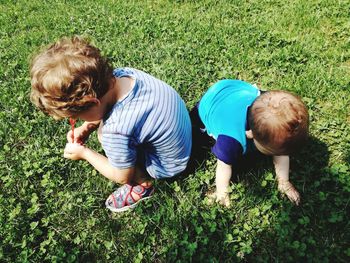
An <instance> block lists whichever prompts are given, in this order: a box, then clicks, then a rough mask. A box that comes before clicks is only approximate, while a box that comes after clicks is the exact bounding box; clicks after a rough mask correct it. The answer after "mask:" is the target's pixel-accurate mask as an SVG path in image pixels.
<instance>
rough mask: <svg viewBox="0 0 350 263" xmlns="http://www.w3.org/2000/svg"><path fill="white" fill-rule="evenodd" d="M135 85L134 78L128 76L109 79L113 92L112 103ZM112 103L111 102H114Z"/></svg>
mask: <svg viewBox="0 0 350 263" xmlns="http://www.w3.org/2000/svg"><path fill="white" fill-rule="evenodd" d="M134 85H135V80H134V79H132V78H129V77H122V78H116V77H113V79H112V80H111V89H112V92H113V94H114V100H115V101H114V103H116V102H118V101H121V100H123V99H124V98H125V97H126V96H127V95H128V94H129V92H130V91H131V90H132V88H133V87H134ZM114 103H113V104H114Z"/></svg>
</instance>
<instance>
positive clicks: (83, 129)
mask: <svg viewBox="0 0 350 263" xmlns="http://www.w3.org/2000/svg"><path fill="white" fill-rule="evenodd" d="M100 122H101V121H100V120H98V121H92V122H88V121H86V122H84V123H83V124H82V125H81V126H80V127H78V128H76V129H74V142H76V143H80V144H83V143H84V142H85V141H86V140H87V139H88V137H89V135H90V134H91V133H92V132H93V131H95V130H96V129H97V128H98V126H99V124H100ZM67 141H68V142H70V143H72V142H73V132H72V131H71V130H70V131H69V132H68V133H67Z"/></svg>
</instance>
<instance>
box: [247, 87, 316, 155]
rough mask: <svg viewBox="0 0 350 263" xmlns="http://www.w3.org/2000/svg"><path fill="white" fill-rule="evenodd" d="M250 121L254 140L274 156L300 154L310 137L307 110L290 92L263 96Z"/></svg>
mask: <svg viewBox="0 0 350 263" xmlns="http://www.w3.org/2000/svg"><path fill="white" fill-rule="evenodd" d="M248 119H249V125H250V129H251V130H252V133H253V137H254V139H255V140H257V141H258V142H259V143H260V144H262V145H263V146H264V147H267V148H268V149H271V150H272V151H273V152H274V153H275V154H289V153H291V152H293V151H295V150H297V149H298V148H299V147H300V146H301V145H302V144H303V143H304V141H305V140H306V138H307V136H308V125H309V116H308V112H307V109H306V106H305V105H304V103H303V102H302V101H301V99H300V98H299V97H297V96H295V95H293V94H292V93H290V92H287V91H278V90H276V91H268V92H265V93H263V94H262V95H260V96H259V97H258V98H257V99H256V100H255V101H254V103H253V104H252V106H251V109H250V112H249V118H248Z"/></svg>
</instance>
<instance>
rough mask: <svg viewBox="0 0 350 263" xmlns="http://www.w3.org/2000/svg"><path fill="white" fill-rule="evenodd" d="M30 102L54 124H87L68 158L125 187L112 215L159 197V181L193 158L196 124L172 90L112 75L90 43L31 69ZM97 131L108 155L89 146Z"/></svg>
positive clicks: (58, 51)
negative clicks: (67, 121)
mask: <svg viewBox="0 0 350 263" xmlns="http://www.w3.org/2000/svg"><path fill="white" fill-rule="evenodd" d="M30 73H31V84H32V92H31V100H32V102H33V103H34V104H35V105H36V106H37V107H39V108H40V109H41V110H42V111H44V112H45V113H47V114H49V115H51V116H52V117H54V118H55V119H62V118H67V117H70V118H74V119H77V118H79V119H82V120H84V121H85V122H84V123H83V124H82V126H80V127H78V128H77V129H75V132H74V141H73V134H72V132H71V131H70V132H68V134H67V139H68V142H69V143H68V144H67V145H66V148H65V150H64V157H65V158H69V159H72V160H79V159H84V160H86V161H88V162H89V163H90V164H91V165H92V166H93V167H95V169H97V170H98V171H99V172H100V173H101V174H102V175H104V176H105V177H107V178H108V179H110V180H112V181H114V182H116V183H118V184H122V186H121V187H120V188H118V189H117V190H116V191H115V192H113V193H112V194H111V195H110V197H109V198H108V199H107V200H106V206H107V208H108V209H110V210H111V211H114V212H121V211H125V210H127V209H130V208H133V207H134V206H135V205H136V204H137V203H138V202H139V201H140V200H142V199H145V198H148V197H149V196H150V195H151V194H152V193H153V190H154V189H153V186H152V182H151V181H150V180H149V179H148V175H150V176H151V177H152V178H155V179H160V178H167V177H172V176H175V175H176V174H179V173H180V172H182V171H183V170H184V169H185V168H186V165H187V162H188V159H189V156H190V152H191V144H192V141H191V122H190V119H189V115H188V112H187V110H186V106H185V103H184V102H183V100H182V99H181V98H180V96H179V95H178V94H177V93H176V91H175V90H174V89H173V88H171V87H170V86H169V85H167V84H166V83H164V82H162V81H160V80H158V79H156V78H155V77H152V76H150V75H148V74H146V73H144V72H142V71H139V70H136V69H131V68H122V69H116V70H114V71H113V70H112V68H111V66H110V65H109V63H108V61H107V60H106V59H105V58H103V57H102V56H101V54H100V51H99V49H97V48H96V47H94V46H92V45H90V44H89V43H88V42H87V41H85V40H83V39H81V38H79V37H73V38H71V39H68V38H63V39H61V40H59V41H58V42H56V43H55V44H53V45H51V46H50V47H49V48H47V49H46V50H44V51H43V52H42V53H40V54H39V55H37V56H36V57H35V58H34V60H33V61H32V65H31V72H30ZM98 127H100V128H99V132H98V135H99V136H98V137H99V140H100V142H101V144H102V147H103V149H104V151H105V153H106V156H107V157H105V156H103V155H101V154H99V153H97V152H95V151H93V150H91V149H89V148H88V147H87V146H86V145H84V142H85V141H86V140H87V138H88V136H89V135H90V134H91V133H92V132H93V131H94V130H96V129H97V128H98Z"/></svg>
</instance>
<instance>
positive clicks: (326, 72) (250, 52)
mask: <svg viewBox="0 0 350 263" xmlns="http://www.w3.org/2000/svg"><path fill="white" fill-rule="evenodd" d="M349 10H350V2H349V1H346V0H337V1H335V0H299V1H292V0H291V1H281V0H280V1H270V0H262V1H255V0H251V1H243V0H231V1H230V0H227V1H165V0H164V1H107V0H98V1H90V0H89V1H39V0H32V1H23V0H21V1H9V0H8V1H6V0H2V1H0V25H1V27H0V49H1V52H0V61H1V64H0V90H1V93H0V262H97V261H98V262H236V261H237V262H305V261H306V262H349V261H350V223H349V217H350V207H349V206H350V205H349V201H350V166H349V163H350V113H349V110H350V19H349V17H350V11H349ZM74 34H78V35H83V36H85V37H88V38H89V39H90V40H91V41H92V42H93V43H94V44H95V45H97V46H98V47H99V48H100V49H101V50H102V51H103V53H104V55H105V56H107V57H108V58H109V59H110V60H111V61H112V63H113V66H115V67H123V66H129V67H134V68H138V69H141V70H144V71H146V72H148V73H150V74H152V75H154V76H156V77H158V78H160V79H162V80H164V81H165V82H167V83H169V84H170V85H171V86H173V87H174V88H175V89H176V90H177V91H178V92H179V93H180V95H181V96H182V97H183V99H184V100H185V102H186V104H187V107H188V108H189V109H190V108H191V107H193V106H194V105H195V104H196V102H197V101H198V100H199V99H200V97H201V96H202V95H203V94H204V92H205V91H206V90H207V88H208V87H209V86H210V85H211V84H213V83H215V82H216V81H218V80H220V79H223V78H238V79H242V80H246V81H248V82H251V83H256V84H257V85H258V86H259V87H261V88H262V89H265V90H272V89H284V90H289V91H292V92H295V93H296V94H298V95H299V96H301V97H302V99H303V100H304V102H305V103H306V104H307V106H308V109H309V113H310V135H311V136H310V140H309V141H308V143H307V144H306V145H305V146H304V148H303V149H302V150H301V151H300V152H299V153H297V154H296V155H294V156H292V159H291V160H292V161H291V180H292V182H293V183H295V186H296V187H297V189H299V191H300V193H301V197H302V203H301V205H300V206H299V207H296V206H294V205H292V204H291V203H290V202H289V201H288V200H286V199H285V198H284V197H283V196H281V195H280V194H279V193H278V191H277V187H276V182H275V181H274V174H273V169H272V162H271V160H269V159H262V160H246V162H245V165H244V167H242V168H241V169H238V170H237V173H236V175H235V176H234V177H235V178H234V180H233V183H232V193H231V199H232V202H233V205H232V207H230V208H223V207H220V206H218V205H214V206H209V205H208V204H207V200H206V198H205V194H206V192H207V191H208V190H211V189H213V187H214V171H215V158H214V156H213V155H212V154H211V153H208V154H207V155H208V157H207V159H206V160H204V161H203V162H199V165H198V167H197V168H196V170H195V171H194V172H192V173H190V174H189V175H187V176H182V177H180V178H177V179H176V180H164V181H157V182H156V184H155V185H156V192H155V195H154V197H153V198H152V199H150V200H148V201H145V202H144V203H142V205H139V206H138V207H137V208H136V209H135V210H133V211H131V212H126V213H121V214H113V213H111V212H109V211H108V210H107V209H105V207H104V200H105V199H106V197H108V195H109V194H110V193H111V192H112V191H113V190H114V189H115V188H116V187H117V186H116V185H115V184H113V183H111V182H108V181H107V180H106V179H104V178H103V177H102V176H101V175H99V174H98V173H97V172H96V171H95V170H93V168H92V167H90V166H89V165H88V164H87V163H85V162H82V161H70V160H66V159H64V158H63V157H62V155H63V148H64V146H65V143H66V139H65V138H66V133H67V131H68V130H69V128H70V126H69V122H68V120H64V121H59V122H56V121H54V120H53V119H52V118H49V117H47V116H45V115H44V114H43V113H41V112H39V111H38V110H37V109H35V108H34V106H33V105H32V104H31V102H30V100H29V92H30V79H29V73H28V71H29V70H28V69H29V63H30V59H31V57H32V56H33V54H35V53H36V52H38V51H39V50H40V48H41V47H42V46H45V45H47V44H49V43H51V42H53V41H56V40H57V39H58V38H60V37H62V36H71V35H74ZM89 145H90V146H91V147H92V148H94V149H97V150H99V151H101V152H102V149H101V147H100V145H99V144H98V142H97V138H96V136H95V135H94V136H92V137H91V138H90V140H89ZM242 166H243V165H242Z"/></svg>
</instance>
